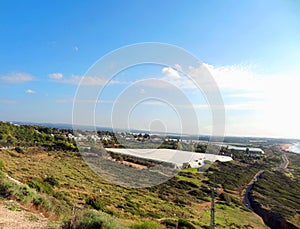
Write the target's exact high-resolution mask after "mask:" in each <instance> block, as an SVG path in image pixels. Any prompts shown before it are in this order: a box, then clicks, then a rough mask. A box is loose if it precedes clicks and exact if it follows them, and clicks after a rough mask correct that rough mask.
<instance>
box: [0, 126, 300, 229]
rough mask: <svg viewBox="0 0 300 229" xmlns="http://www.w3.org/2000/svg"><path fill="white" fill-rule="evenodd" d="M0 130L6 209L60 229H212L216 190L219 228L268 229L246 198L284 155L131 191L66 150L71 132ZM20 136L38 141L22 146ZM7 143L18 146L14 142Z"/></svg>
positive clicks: (218, 166)
mask: <svg viewBox="0 0 300 229" xmlns="http://www.w3.org/2000/svg"><path fill="white" fill-rule="evenodd" d="M0 127H2V129H1V128H0V134H2V135H1V136H2V140H1V141H0V144H2V148H1V149H0V170H1V180H0V194H1V196H2V199H3V201H7V200H14V201H16V203H18V204H20V206H22V207H24V208H25V209H29V210H30V211H31V212H34V213H38V214H40V213H42V214H43V216H45V217H46V219H47V220H48V222H56V224H53V225H56V226H55V227H60V226H59V225H62V226H61V227H63V228H83V227H86V228H176V227H178V228H209V224H210V200H211V197H210V194H211V191H210V189H211V187H215V188H216V190H215V197H216V221H215V222H216V228H267V227H266V226H265V225H264V223H263V221H262V219H261V218H260V217H258V216H257V215H256V214H255V213H254V212H252V211H251V210H249V209H247V208H246V207H245V206H244V205H243V203H242V192H243V190H244V188H245V187H246V185H247V184H248V183H249V181H250V180H251V179H252V178H253V176H254V175H255V174H256V173H257V172H258V171H260V170H261V169H266V170H270V169H271V168H272V167H274V166H277V165H278V164H279V163H280V162H281V157H280V154H279V153H278V154H276V153H274V152H271V151H268V150H267V151H266V152H267V155H266V156H265V157H262V158H253V157H251V156H250V155H248V156H247V155H240V154H237V155H236V156H235V158H236V160H235V161H231V162H215V163H214V164H212V165H211V167H210V168H209V169H208V170H207V171H206V172H202V173H199V172H197V170H196V169H184V170H182V171H181V172H180V173H179V174H178V175H177V176H175V177H174V178H172V179H171V180H169V181H167V182H165V183H163V184H161V185H158V186H155V187H151V188H142V189H129V188H123V187H120V186H117V185H114V184H111V183H110V182H109V181H106V180H104V179H103V178H102V177H100V176H98V175H97V174H95V173H94V172H93V170H91V169H90V168H89V167H88V165H87V164H86V163H85V161H84V160H83V159H82V158H81V155H80V154H79V153H78V152H77V151H76V148H73V147H71V148H69V149H64V147H65V146H67V145H69V146H70V144H72V145H73V146H75V145H74V144H73V142H72V140H70V139H68V138H66V137H64V136H66V134H68V133H70V131H68V130H59V129H49V128H42V127H26V128H23V127H19V126H15V125H12V124H2V125H0ZM22 131H23V132H22ZM20 132H21V133H22V134H23V135H30V136H31V137H33V138H34V139H35V140H34V141H31V140H29V139H30V137H28V138H27V139H25V138H24V136H23V137H22V139H19V137H18V135H17V134H19V133H20ZM40 135H42V136H44V137H39V136H40ZM3 136H4V137H3ZM57 136H60V137H57ZM10 138H12V139H14V141H13V142H9V141H8V139H10ZM39 139H40V140H39ZM45 142H46V143H45ZM7 146H10V147H7ZM60 147H62V148H63V149H64V150H63V149H62V148H60ZM123 159H124V158H123ZM126 160H129V161H130V158H129V159H128V158H126ZM131 161H133V160H131ZM291 166H294V167H295V165H294V164H291ZM294 167H291V168H294ZM296 174H297V173H295V172H294V176H296ZM7 175H8V176H9V177H10V178H13V179H14V180H16V181H19V182H20V184H17V183H16V182H15V181H14V180H12V179H8V177H7ZM265 198H267V199H268V198H269V197H268V195H266V196H265ZM47 225H48V224H47ZM52 227H53V226H52Z"/></svg>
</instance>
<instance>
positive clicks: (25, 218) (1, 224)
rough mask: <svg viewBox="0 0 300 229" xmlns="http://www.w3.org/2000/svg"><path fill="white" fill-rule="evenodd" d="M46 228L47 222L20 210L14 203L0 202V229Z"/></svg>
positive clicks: (36, 215) (42, 218)
mask: <svg viewBox="0 0 300 229" xmlns="http://www.w3.org/2000/svg"><path fill="white" fill-rule="evenodd" d="M27 228H29V229H33V228H34V229H35V228H37V229H40V228H48V220H47V219H45V218H44V217H43V216H41V215H39V214H34V213H31V212H28V211H25V210H23V209H21V207H20V206H19V205H18V204H17V203H15V202H14V201H8V200H4V201H0V229H27Z"/></svg>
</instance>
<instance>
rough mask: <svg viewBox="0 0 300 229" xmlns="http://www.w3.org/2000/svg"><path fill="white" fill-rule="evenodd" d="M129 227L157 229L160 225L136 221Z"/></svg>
mask: <svg viewBox="0 0 300 229" xmlns="http://www.w3.org/2000/svg"><path fill="white" fill-rule="evenodd" d="M129 228H130V229H159V228H161V226H160V225H159V224H158V223H155V222H149V221H148V222H142V223H136V224H133V225H131V226H130V227H129Z"/></svg>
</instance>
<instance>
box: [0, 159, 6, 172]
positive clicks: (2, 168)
mask: <svg viewBox="0 0 300 229" xmlns="http://www.w3.org/2000/svg"><path fill="white" fill-rule="evenodd" d="M5 171H6V170H5V166H4V163H3V161H0V172H5Z"/></svg>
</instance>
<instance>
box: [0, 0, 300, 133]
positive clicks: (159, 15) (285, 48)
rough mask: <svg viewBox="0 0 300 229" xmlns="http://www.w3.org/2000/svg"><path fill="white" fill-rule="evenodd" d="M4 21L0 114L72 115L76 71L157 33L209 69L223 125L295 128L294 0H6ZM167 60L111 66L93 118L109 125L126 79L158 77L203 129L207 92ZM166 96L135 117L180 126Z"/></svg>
mask: <svg viewBox="0 0 300 229" xmlns="http://www.w3.org/2000/svg"><path fill="white" fill-rule="evenodd" d="M0 21H1V25H0V36H1V43H0V52H1V56H0V58H1V59H0V60H1V61H0V66H1V68H0V110H1V112H0V120H12V121H30V122H53V123H71V122H72V106H73V98H74V96H75V93H76V90H77V87H78V84H79V80H80V78H81V77H82V76H84V74H85V73H86V72H87V70H88V69H89V68H90V67H91V66H92V65H93V64H94V63H95V62H96V61H97V60H98V59H99V58H101V57H102V56H104V55H105V54H107V53H108V52H111V51H112V50H115V49H118V48H120V47H122V46H125V45H130V44H134V43H140V42H162V43H168V44H173V45H176V46H179V47H181V48H183V49H185V50H187V51H189V52H191V53H192V54H194V55H195V56H196V57H197V58H199V59H200V60H201V61H203V63H204V64H205V66H206V67H207V69H208V70H209V71H210V73H211V74H212V76H213V77H214V78H215V80H216V82H217V83H218V85H219V88H220V91H221V93H222V96H223V100H224V103H225V109H226V133H225V134H226V135H248V136H275V137H278V136H279V137H296V138H300V124H299V121H298V117H299V111H298V108H297V106H298V105H297V104H298V98H299V97H300V95H299V90H298V88H299V83H300V80H299V77H300V75H299V74H300V65H299V59H300V42H299V41H300V2H299V1H297V0H294V1H292V0H281V1H279V0H272V1H271V0H265V1H261V0H248V1H230V0H228V1H153V0H151V1H106V2H104V1H43V2H40V1H33V0H28V1H2V2H1V7H0ZM164 68H165V66H146V65H145V66H141V67H135V68H131V69H128V70H126V71H124V72H123V73H120V74H119V75H117V76H116V78H115V80H116V81H115V83H112V84H111V85H110V86H107V87H106V88H105V93H103V96H104V97H103V98H101V99H103V101H104V102H103V103H99V104H98V105H97V109H96V110H97V111H98V112H99V114H97V122H98V124H99V125H103V126H111V119H110V114H111V110H112V107H113V104H114V101H115V100H116V98H117V95H118V94H120V93H121V92H122V91H123V90H124V89H126V88H127V87H128V85H130V84H132V83H133V82H135V81H137V80H141V79H147V78H158V79H164V80H167V81H168V82H170V83H173V84H174V85H177V86H178V87H180V88H182V91H183V92H184V93H185V94H186V96H187V98H189V100H190V101H191V103H192V104H193V105H194V108H195V112H196V113H197V115H198V119H199V120H198V125H199V126H200V130H199V132H201V133H208V134H209V133H210V132H211V126H212V121H211V117H210V111H209V109H208V108H207V107H206V105H205V99H204V96H203V94H201V92H199V90H197V89H195V88H193V87H191V86H188V85H189V83H190V82H188V80H186V79H184V76H180V79H179V78H178V77H177V78H176V73H174V72H173V71H172V69H169V68H167V69H166V68H165V69H164ZM163 69H164V70H163ZM172 77H173V78H172ZM93 82H96V83H97V81H93ZM98 83H99V82H98ZM184 84H186V85H184ZM90 86H91V85H90ZM148 86H149V85H148ZM91 87H92V86H91ZM140 90H141V92H143V93H144V92H145V91H147V90H149V89H148V88H141V89H140ZM143 90H144V91H143ZM151 90H156V89H155V87H153V86H152V88H151ZM149 104H150V105H151V108H149ZM143 106H144V107H145V108H143ZM164 106H166V104H164V105H163V106H162V105H161V104H158V103H154V102H152V103H148V104H142V105H141V106H140V107H139V108H138V109H136V111H135V112H136V113H135V114H134V115H133V116H132V117H131V119H133V120H136V122H133V124H132V125H134V127H135V128H147V125H148V126H149V125H150V126H151V123H154V124H155V123H156V124H157V123H158V122H157V120H161V122H162V125H161V126H163V123H165V125H167V127H168V128H167V129H168V130H170V131H178V127H177V126H178V120H177V119H176V117H177V116H176V114H175V113H176V112H175V113H172V111H171V110H170V109H169V108H167V107H164ZM163 107H164V108H163ZM153 111H157V112H156V113H157V117H156V118H155V112H153ZM142 115H143V116H142ZM140 117H145V118H144V119H141V118H140ZM177 118H178V117H177ZM129 119H130V118H129ZM145 120H146V123H148V124H147V125H146V126H145ZM155 120H156V121H155ZM170 120H171V121H170ZM176 120H177V121H176ZM179 121H180V120H179ZM131 123H132V121H131ZM149 123H150V124H149ZM154 124H153V125H152V127H153V128H154V126H156V124H155V125H154ZM189 125H193V123H190V124H189ZM159 126H160V125H159V124H158V125H157V128H158V129H159V130H161V129H166V128H165V127H166V126H165V127H164V128H162V127H161V126H160V127H159ZM191 132H192V131H191Z"/></svg>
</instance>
